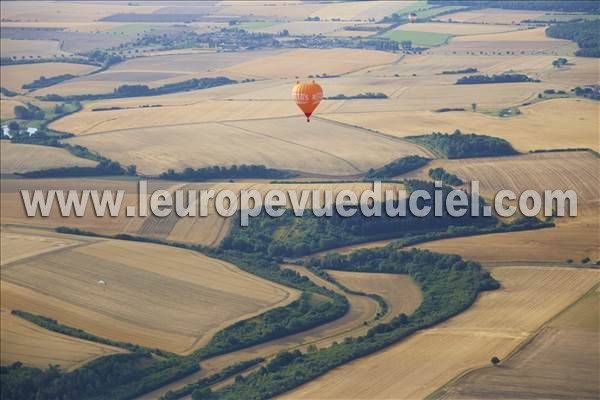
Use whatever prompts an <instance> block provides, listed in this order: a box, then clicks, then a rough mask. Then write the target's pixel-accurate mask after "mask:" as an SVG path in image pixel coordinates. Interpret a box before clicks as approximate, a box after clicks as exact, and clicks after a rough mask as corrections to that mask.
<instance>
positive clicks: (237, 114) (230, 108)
mask: <svg viewBox="0 0 600 400" xmlns="http://www.w3.org/2000/svg"><path fill="white" fill-rule="evenodd" d="M98 107H100V105H98ZM102 107H103V105H102ZM94 108H95V106H94V107H92V108H91V109H90V108H89V107H88V108H86V109H85V110H83V111H81V112H78V113H76V114H73V115H69V116H67V117H65V118H61V119H59V120H58V121H56V122H54V123H52V128H53V129H59V130H63V131H68V132H69V133H73V134H76V135H88V134H94V133H103V132H111V131H117V130H123V129H142V128H150V127H156V126H169V125H180V124H194V123H203V122H221V121H235V120H245V119H261V118H275V117H289V116H295V115H298V108H297V107H296V105H295V104H293V102H291V101H289V100H281V101H272V102H269V103H266V104H265V102H261V101H227V100H206V101H202V102H197V103H193V104H189V105H181V106H166V107H158V108H154V107H146V108H131V109H126V110H107V111H92V110H93V109H94Z"/></svg>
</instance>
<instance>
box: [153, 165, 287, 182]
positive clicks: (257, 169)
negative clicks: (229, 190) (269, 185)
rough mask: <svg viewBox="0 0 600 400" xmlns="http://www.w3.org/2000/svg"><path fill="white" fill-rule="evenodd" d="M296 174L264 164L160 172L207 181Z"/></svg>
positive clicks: (281, 177)
mask: <svg viewBox="0 0 600 400" xmlns="http://www.w3.org/2000/svg"><path fill="white" fill-rule="evenodd" d="M294 176H296V174H294V173H292V172H289V171H284V170H280V169H274V168H267V167H265V166H264V165H246V164H242V165H232V166H230V167H220V166H218V165H215V166H213V167H204V168H197V169H194V168H185V169H184V170H183V171H181V172H175V170H173V169H169V170H168V171H167V172H163V173H162V174H160V176H159V178H160V179H171V180H183V181H193V182H197V181H207V180H213V179H248V178H265V179H285V178H291V177H294Z"/></svg>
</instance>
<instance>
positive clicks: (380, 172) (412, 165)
mask: <svg viewBox="0 0 600 400" xmlns="http://www.w3.org/2000/svg"><path fill="white" fill-rule="evenodd" d="M428 162H429V159H428V158H425V157H421V156H406V157H402V158H400V159H398V160H395V161H392V162H391V163H389V164H386V165H384V166H383V167H381V168H379V169H377V170H375V169H370V170H369V172H368V173H367V175H366V176H365V178H367V179H387V178H393V177H395V176H398V175H402V174H405V173H407V172H410V171H413V170H415V169H419V168H421V167H423V166H424V165H425V164H427V163H428Z"/></svg>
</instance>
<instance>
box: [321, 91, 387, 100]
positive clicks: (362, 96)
mask: <svg viewBox="0 0 600 400" xmlns="http://www.w3.org/2000/svg"><path fill="white" fill-rule="evenodd" d="M387 98H388V96H387V94H385V93H381V92H377V93H374V92H366V93H359V94H355V95H351V96H346V95H345V94H338V95H335V96H330V97H326V99H327V100H350V99H387Z"/></svg>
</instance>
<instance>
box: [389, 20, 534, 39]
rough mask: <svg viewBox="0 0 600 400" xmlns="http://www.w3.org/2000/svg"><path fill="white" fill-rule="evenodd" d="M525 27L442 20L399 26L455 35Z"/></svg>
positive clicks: (400, 29)
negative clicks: (453, 22) (444, 21)
mask: <svg viewBox="0 0 600 400" xmlns="http://www.w3.org/2000/svg"><path fill="white" fill-rule="evenodd" d="M518 29H523V28H522V27H519V26H516V25H515V26H510V25H480V24H447V23H441V22H425V23H422V24H404V25H400V27H398V28H397V30H399V31H406V32H433V33H444V34H447V35H453V36H463V35H482V34H487V33H501V32H511V31H516V30H518Z"/></svg>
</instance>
